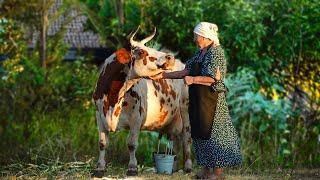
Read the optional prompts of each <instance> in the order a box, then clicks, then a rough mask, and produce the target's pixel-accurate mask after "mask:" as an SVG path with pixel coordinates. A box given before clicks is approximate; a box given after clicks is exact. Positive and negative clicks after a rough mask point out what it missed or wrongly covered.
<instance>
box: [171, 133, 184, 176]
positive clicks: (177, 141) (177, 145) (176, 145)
mask: <svg viewBox="0 0 320 180" xmlns="http://www.w3.org/2000/svg"><path fill="white" fill-rule="evenodd" d="M170 139H171V140H172V141H173V152H174V154H175V155H176V156H175V157H174V162H173V172H176V171H178V170H179V159H180V150H181V145H182V143H181V137H179V136H174V137H170Z"/></svg>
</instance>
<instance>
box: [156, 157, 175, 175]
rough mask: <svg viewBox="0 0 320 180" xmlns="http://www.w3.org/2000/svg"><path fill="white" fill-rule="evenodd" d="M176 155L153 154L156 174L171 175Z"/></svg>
mask: <svg viewBox="0 0 320 180" xmlns="http://www.w3.org/2000/svg"><path fill="white" fill-rule="evenodd" d="M175 156H176V155H171V154H165V153H154V154H153V157H154V161H155V163H156V170H157V173H158V174H172V169H173V162H174V157H175Z"/></svg>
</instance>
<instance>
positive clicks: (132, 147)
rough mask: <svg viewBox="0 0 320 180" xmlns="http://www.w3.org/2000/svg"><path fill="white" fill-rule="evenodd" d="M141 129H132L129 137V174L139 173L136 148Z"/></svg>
mask: <svg viewBox="0 0 320 180" xmlns="http://www.w3.org/2000/svg"><path fill="white" fill-rule="evenodd" d="M139 130H140V129H130V133H129V136H128V139H127V144H128V149H129V155H130V160H129V165H128V171H127V175H128V176H136V175H137V174H138V166H137V164H138V163H137V159H136V150H137V147H138V139H139Z"/></svg>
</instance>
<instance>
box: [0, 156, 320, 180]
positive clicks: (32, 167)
mask: <svg viewBox="0 0 320 180" xmlns="http://www.w3.org/2000/svg"><path fill="white" fill-rule="evenodd" d="M94 166H95V162H94V158H91V159H89V160H88V161H86V162H81V161H76V162H68V163H62V162H60V161H59V160H56V161H50V162H48V163H47V164H39V165H37V164H23V163H15V164H10V165H6V166H3V167H1V169H0V179H90V178H91V177H90V176H91V175H90V174H91V173H90V172H91V170H92V169H93V168H94ZM197 170H198V168H197V167H196V168H195V170H194V171H193V172H192V173H190V174H184V173H183V171H182V170H180V171H178V172H175V173H173V174H172V175H161V174H156V173H155V172H154V168H153V167H145V166H139V175H138V176H136V177H127V176H126V174H125V173H126V166H119V165H117V166H115V165H112V164H108V167H107V169H106V175H105V177H104V178H103V179H193V177H194V174H195V173H194V172H196V171H197ZM225 178H226V179H252V180H253V179H254V180H255V179H268V180H269V179H320V169H303V168H302V169H272V170H253V169H248V168H240V169H226V170H225Z"/></svg>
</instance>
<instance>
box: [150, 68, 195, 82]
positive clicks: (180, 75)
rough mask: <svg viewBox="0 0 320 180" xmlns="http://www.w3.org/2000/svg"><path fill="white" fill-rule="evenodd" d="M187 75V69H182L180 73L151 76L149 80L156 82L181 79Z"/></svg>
mask: <svg viewBox="0 0 320 180" xmlns="http://www.w3.org/2000/svg"><path fill="white" fill-rule="evenodd" d="M187 75H189V71H188V70H187V69H184V70H182V71H173V72H163V73H160V74H158V75H155V76H151V77H150V78H151V79H153V80H156V79H181V78H184V77H185V76H187Z"/></svg>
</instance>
